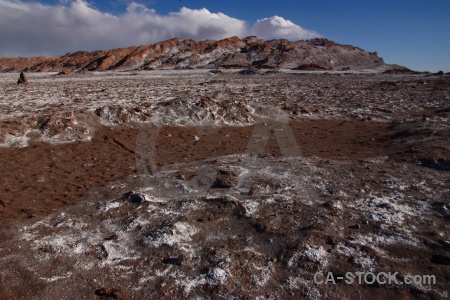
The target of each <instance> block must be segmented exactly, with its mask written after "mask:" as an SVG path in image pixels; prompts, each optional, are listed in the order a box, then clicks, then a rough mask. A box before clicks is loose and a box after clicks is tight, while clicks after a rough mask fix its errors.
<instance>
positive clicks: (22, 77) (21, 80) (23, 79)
mask: <svg viewBox="0 0 450 300" xmlns="http://www.w3.org/2000/svg"><path fill="white" fill-rule="evenodd" d="M17 84H24V85H27V84H28V79H27V77H26V76H25V73H24V72H20V75H19V79H18V80H17Z"/></svg>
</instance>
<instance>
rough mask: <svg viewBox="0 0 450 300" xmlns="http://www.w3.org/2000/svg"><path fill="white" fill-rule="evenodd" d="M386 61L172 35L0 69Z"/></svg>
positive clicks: (321, 44) (363, 54) (324, 47)
mask: <svg viewBox="0 0 450 300" xmlns="http://www.w3.org/2000/svg"><path fill="white" fill-rule="evenodd" d="M382 65H384V62H383V59H382V58H380V57H378V55H377V53H376V52H367V51H364V50H363V49H360V48H358V47H353V46H350V45H340V44H337V43H334V42H332V41H329V40H327V39H313V40H308V41H304V40H301V41H297V42H292V41H288V40H283V39H279V40H270V41H266V40H262V39H259V38H257V37H254V36H252V37H247V38H244V39H239V38H238V37H231V38H227V39H224V40H220V41H212V40H206V41H199V42H196V41H194V40H190V39H180V38H174V39H170V40H168V41H164V42H160V43H156V44H151V45H144V46H135V47H129V48H122V49H112V50H99V51H92V52H88V51H78V52H73V53H67V54H66V55H64V56H59V57H53V58H49V57H32V58H0V72H11V71H22V70H25V71H38V72H48V71H53V72H55V71H56V72H59V71H61V70H70V71H79V70H87V71H104V70H153V69H177V68H181V69H183V68H188V69H189V68H194V69H197V68H207V69H214V68H248V67H256V68H283V69H295V68H296V69H334V70H341V69H342V68H350V69H361V68H375V67H379V66H382Z"/></svg>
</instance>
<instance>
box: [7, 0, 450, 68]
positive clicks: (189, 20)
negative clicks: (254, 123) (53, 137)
mask: <svg viewBox="0 0 450 300" xmlns="http://www.w3.org/2000/svg"><path fill="white" fill-rule="evenodd" d="M255 7H258V9H257V10H255V9H254V8H255ZM448 11H450V1H445V0H434V1H428V2H426V1H423V0H399V1H394V2H391V1H387V0H382V1H378V2H376V3H361V1H357V0H347V1H345V2H339V3H335V2H330V1H327V0H317V1H314V2H311V1H298V0H297V1H284V2H283V5H278V4H277V3H273V1H269V0H259V1H256V0H248V1H245V2H243V1H237V0H230V1H227V2H226V3H222V2H221V1H218V2H217V1H211V0H209V1H208V0H190V1H182V0H177V1H175V0H173V1H169V0H165V1H161V0H152V1H147V0H145V1H132V2H131V1H125V0H114V1H104V0H93V1H90V2H87V1H85V0H36V1H33V0H32V1H30V0H0V40H2V43H1V44H0V57H6V58H11V57H36V56H47V57H56V56H64V55H65V54H67V53H72V52H77V51H97V50H110V49H116V48H128V47H133V46H141V45H148V44H155V43H158V42H163V41H166V40H169V39H172V38H176V37H178V38H183V39H192V40H195V41H202V40H208V39H210V40H222V39H224V38H229V37H232V36H237V37H239V38H245V37H247V36H257V37H259V38H261V39H264V40H271V39H288V40H291V41H298V40H302V39H303V40H309V39H313V38H325V39H328V40H330V41H333V42H335V43H338V44H342V45H352V46H355V47H358V48H361V49H364V50H366V51H368V52H377V53H378V56H379V57H381V58H383V60H384V62H385V63H386V64H397V65H401V66H404V67H407V68H409V69H411V70H414V71H421V72H423V71H428V72H437V71H443V72H450V57H449V55H448V54H447V52H448V51H449V49H450V37H449V35H448V28H450V18H448ZM11 24H13V25H11ZM35 24H39V26H36V25H35ZM303 26H305V27H303Z"/></svg>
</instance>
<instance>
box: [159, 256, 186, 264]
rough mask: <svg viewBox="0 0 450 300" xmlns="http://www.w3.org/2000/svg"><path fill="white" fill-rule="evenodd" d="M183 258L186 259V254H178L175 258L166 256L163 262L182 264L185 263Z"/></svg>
mask: <svg viewBox="0 0 450 300" xmlns="http://www.w3.org/2000/svg"><path fill="white" fill-rule="evenodd" d="M183 259H184V255H183V254H180V255H178V257H175V258H172V257H171V258H166V259H163V263H164V264H166V265H177V266H181V264H182V263H183Z"/></svg>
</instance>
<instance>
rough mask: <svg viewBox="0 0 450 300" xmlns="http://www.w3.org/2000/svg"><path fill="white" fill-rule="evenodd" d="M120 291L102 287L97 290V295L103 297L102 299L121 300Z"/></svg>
mask: <svg viewBox="0 0 450 300" xmlns="http://www.w3.org/2000/svg"><path fill="white" fill-rule="evenodd" d="M118 292H119V291H118V290H117V289H113V288H108V287H102V288H99V289H96V290H95V295H97V296H99V297H101V298H100V299H107V298H111V299H119V295H118Z"/></svg>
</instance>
